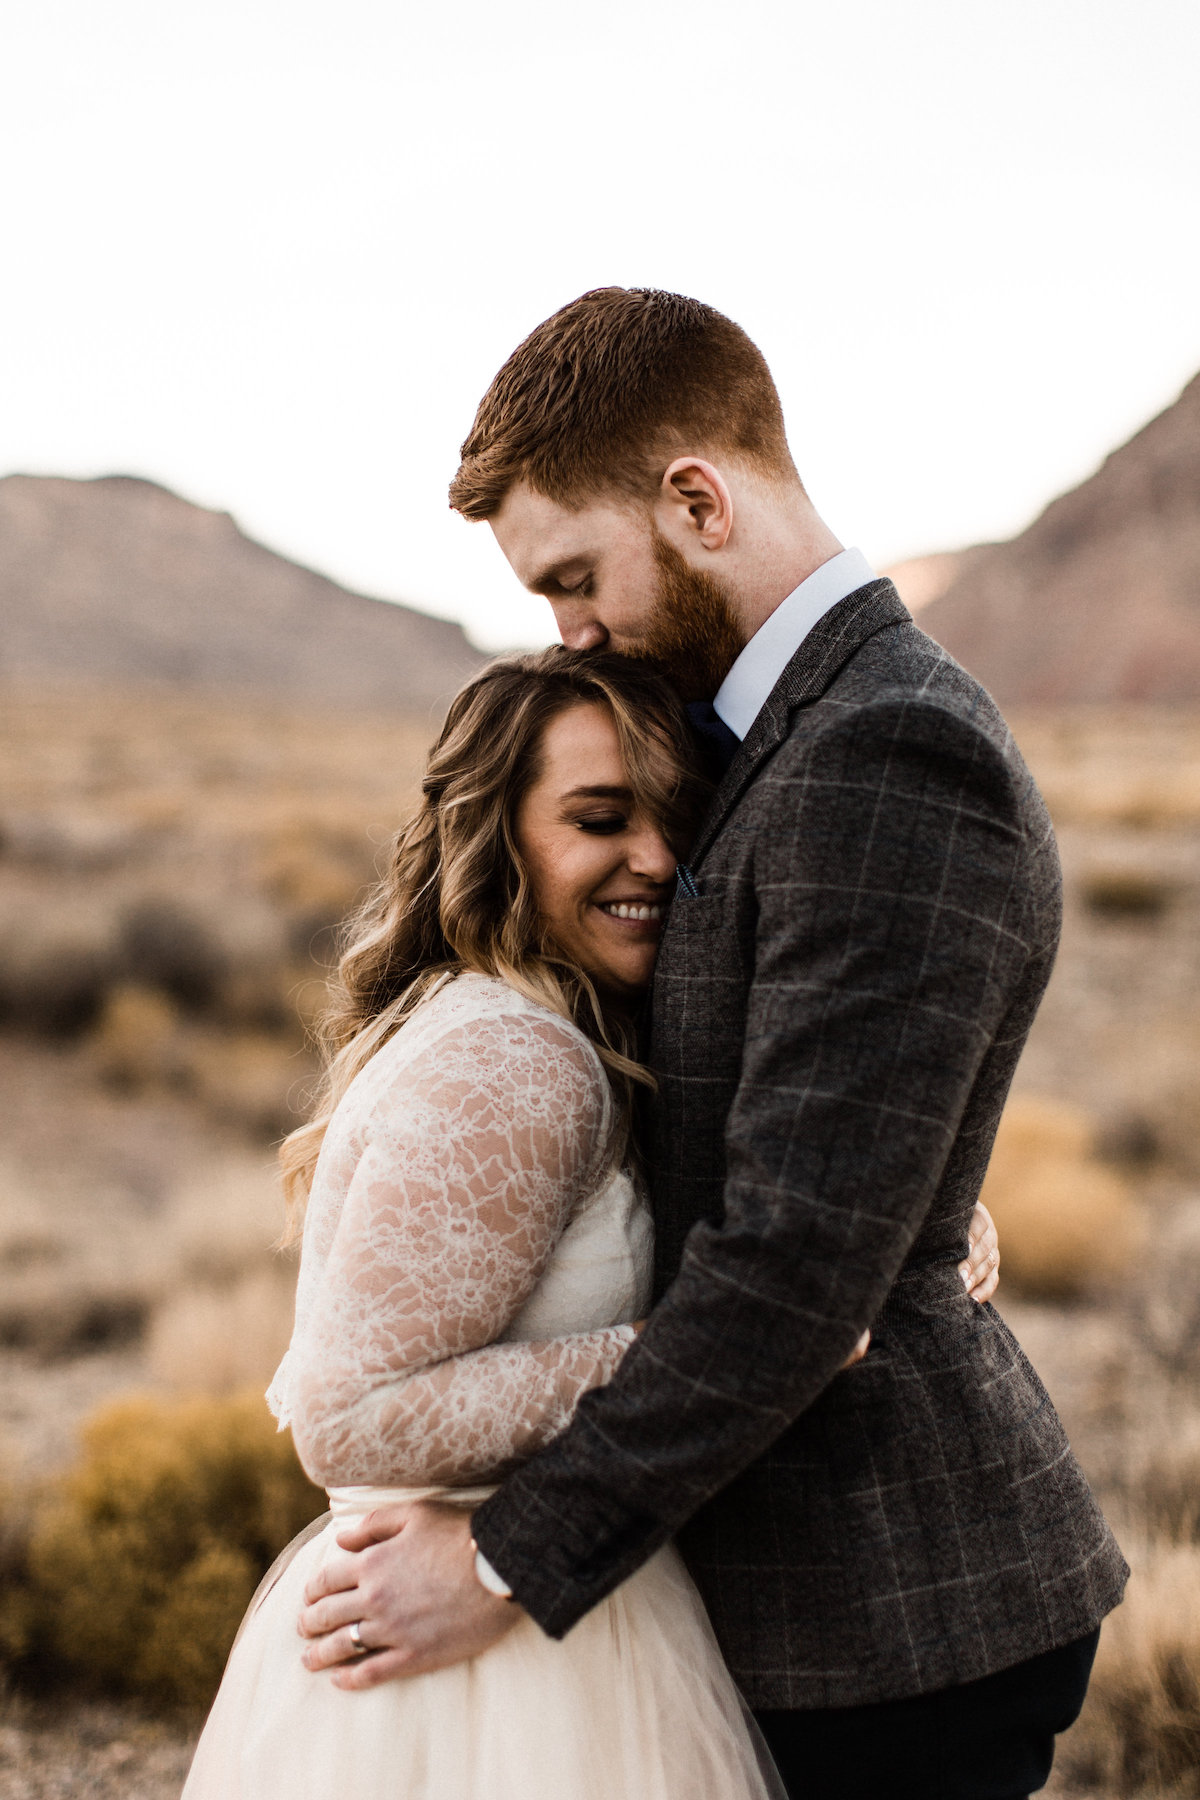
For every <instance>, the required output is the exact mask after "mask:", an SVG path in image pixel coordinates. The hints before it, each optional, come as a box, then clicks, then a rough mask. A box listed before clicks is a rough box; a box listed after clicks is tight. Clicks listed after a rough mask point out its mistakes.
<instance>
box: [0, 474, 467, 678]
mask: <svg viewBox="0 0 1200 1800" xmlns="http://www.w3.org/2000/svg"><path fill="white" fill-rule="evenodd" d="M484 660H485V659H484V657H483V654H482V652H480V651H478V650H476V649H475V647H474V645H473V644H471V643H470V641H469V640H468V639H467V637H466V636H465V635H464V633H463V631H462V630H461V628H460V627H459V626H457V625H454V624H450V623H448V622H447V621H445V620H442V619H433V618H430V617H428V616H427V615H426V614H425V613H421V612H416V611H414V610H413V608H411V607H408V606H394V605H391V604H390V603H389V602H387V601H383V600H371V599H368V598H367V597H366V596H365V595H363V594H352V593H349V592H347V590H346V589H345V588H341V587H338V586H337V584H336V583H335V582H332V581H328V580H326V579H325V577H324V576H322V575H317V574H314V573H313V571H312V570H310V569H304V568H300V567H299V566H298V565H297V564H296V563H293V562H289V561H288V560H287V558H286V557H283V556H277V555H276V554H275V553H274V552H273V551H271V550H267V549H265V548H264V546H263V545H261V544H256V543H255V542H254V541H253V540H252V539H251V538H248V537H245V536H244V535H243V534H242V532H241V531H239V530H238V527H237V526H236V525H235V524H234V521H233V520H232V518H230V516H229V514H228V513H219V512H210V511H208V510H207V509H206V508H204V507H201V506H193V505H192V504H191V503H190V502H189V501H187V500H183V499H181V498H180V497H179V496H178V495H177V494H172V493H170V492H168V490H167V489H166V488H162V487H159V486H157V485H156V484H155V483H154V482H151V481H141V480H137V479H135V478H133V477H131V476H124V475H111V476H105V477H103V478H101V479H99V480H96V481H69V480H65V479H60V478H58V477H53V476H32V475H9V476H7V477H6V478H4V479H3V480H0V682H4V683H8V684H13V683H16V684H21V683H31V682H38V683H46V682H57V681H64V680H68V681H90V682H104V683H120V684H123V685H126V686H127V685H128V684H130V683H134V684H136V683H141V682H145V683H152V684H154V685H158V686H161V685H163V684H167V685H169V686H172V687H178V688H196V689H214V690H218V691H220V692H221V693H222V694H224V695H226V696H230V697H232V696H234V695H235V694H237V693H238V692H244V693H246V694H247V695H251V694H253V695H262V696H270V697H277V698H283V699H297V700H313V701H317V702H322V703H324V704H325V705H327V706H329V707H331V708H337V707H342V706H352V707H366V708H381V709H385V710H386V709H389V708H393V707H394V708H397V709H403V710H406V711H411V710H420V711H424V710H427V709H429V708H431V707H437V706H439V705H444V704H445V702H446V701H447V700H448V699H449V698H450V696H451V694H453V692H454V691H455V689H456V688H457V687H458V686H459V685H460V684H461V683H462V682H463V681H464V680H465V679H466V678H467V676H468V675H470V674H471V673H472V672H473V671H474V670H475V669H477V668H478V667H479V666H480V665H481V663H482V662H483V661H484Z"/></svg>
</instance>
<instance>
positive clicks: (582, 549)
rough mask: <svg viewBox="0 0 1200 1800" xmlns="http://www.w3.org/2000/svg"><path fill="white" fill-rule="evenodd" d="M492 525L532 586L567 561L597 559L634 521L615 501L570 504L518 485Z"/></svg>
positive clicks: (518, 570) (519, 572)
mask: <svg viewBox="0 0 1200 1800" xmlns="http://www.w3.org/2000/svg"><path fill="white" fill-rule="evenodd" d="M488 522H489V524H490V525H491V527H492V531H493V533H494V535H495V538H496V542H497V543H498V544H499V546H500V548H501V550H502V551H503V552H504V555H505V556H506V557H507V558H508V561H509V562H510V563H511V564H512V567H513V570H514V571H515V573H516V575H517V576H518V578H519V579H520V580H521V581H523V582H525V583H526V585H528V586H531V585H533V583H534V581H535V580H536V578H537V577H539V576H541V575H550V574H552V573H553V572H554V570H555V569H556V568H557V567H558V566H559V565H560V564H562V563H566V562H569V561H571V560H572V559H574V558H578V557H587V556H591V555H594V554H595V553H596V552H597V551H598V550H599V549H600V548H601V547H602V546H603V545H604V543H605V542H606V541H610V540H611V538H612V536H613V535H614V534H615V533H617V532H622V531H625V530H627V529H629V527H630V525H631V523H632V519H631V513H630V509H629V507H628V506H626V505H623V504H622V503H621V502H620V501H619V500H617V499H615V498H614V499H612V500H608V499H604V500H594V501H591V502H589V503H588V504H587V505H585V506H581V507H573V506H566V505H564V503H563V502H562V501H561V500H551V499H550V498H549V496H548V495H546V494H540V493H538V492H537V491H536V489H534V488H531V487H529V486H528V485H527V484H526V483H525V482H518V483H517V484H516V485H515V486H513V487H512V488H510V489H509V491H508V493H507V494H506V495H505V497H504V501H503V504H502V505H501V506H500V508H499V509H498V511H497V512H495V513H494V514H493V516H492V518H491V519H490V520H489V521H488Z"/></svg>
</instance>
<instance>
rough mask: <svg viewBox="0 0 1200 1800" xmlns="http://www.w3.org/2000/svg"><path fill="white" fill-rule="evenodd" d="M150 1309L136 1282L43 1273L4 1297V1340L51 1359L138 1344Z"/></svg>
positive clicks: (0, 1312)
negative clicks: (65, 1276)
mask: <svg viewBox="0 0 1200 1800" xmlns="http://www.w3.org/2000/svg"><path fill="white" fill-rule="evenodd" d="M149 1310H150V1308H149V1302H148V1300H147V1297H146V1294H145V1292H144V1291H142V1289H141V1288H139V1287H138V1286H136V1285H134V1284H132V1283H125V1282H121V1281H115V1280H113V1279H111V1278H104V1279H96V1278H91V1279H88V1278H86V1277H84V1278H80V1277H75V1278H72V1279H70V1280H67V1281H64V1280H62V1279H61V1278H60V1277H59V1276H57V1275H52V1276H47V1275H44V1274H43V1275H41V1276H40V1277H39V1278H38V1279H36V1280H27V1281H23V1282H22V1283H21V1284H20V1286H19V1287H18V1288H16V1289H15V1291H7V1292H6V1293H5V1294H4V1296H3V1298H2V1299H0V1345H3V1346H4V1348H5V1349H9V1350H29V1351H32V1352H33V1354H34V1355H35V1356H38V1357H40V1358H42V1360H43V1361H46V1362H53V1361H55V1360H56V1359H57V1358H59V1357H67V1356H86V1355H88V1354H90V1353H91V1352H93V1351H96V1350H115V1349H118V1348H120V1347H121V1346H122V1345H125V1344H135V1343H137V1341H138V1339H139V1338H140V1337H141V1335H142V1333H143V1331H144V1330H145V1328H146V1320H147V1317H148V1314H149Z"/></svg>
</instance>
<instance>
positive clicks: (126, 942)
mask: <svg viewBox="0 0 1200 1800" xmlns="http://www.w3.org/2000/svg"><path fill="white" fill-rule="evenodd" d="M120 929H121V958H122V963H123V966H124V968H125V970H126V972H127V975H128V978H129V979H130V980H131V981H135V982H138V983H139V984H141V985H143V986H147V987H154V988H161V989H162V990H163V991H164V992H165V993H168V994H170V995H171V996H172V998H174V999H176V1000H178V1001H180V1002H181V1004H182V1005H184V1006H192V1007H203V1006H207V1005H209V1004H210V1003H211V1002H212V1000H213V998H214V997H215V995H216V994H217V992H218V990H219V987H220V984H221V979H222V976H223V975H224V972H225V959H224V956H223V954H222V951H221V947H220V946H219V945H218V943H217V942H216V940H215V938H214V936H213V934H212V932H211V931H210V929H209V928H208V926H207V925H206V924H205V923H204V921H203V920H201V919H200V918H198V917H196V916H195V914H193V913H192V912H190V911H189V910H188V909H187V908H186V907H185V906H182V905H181V904H180V903H179V902H178V901H177V900H173V899H169V898H165V897H164V898H160V899H153V898H148V899H144V900H139V901H136V902H134V903H133V904H132V905H130V906H128V907H127V908H126V909H125V911H124V913H123V914H122V917H121V928H120Z"/></svg>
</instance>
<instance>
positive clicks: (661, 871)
mask: <svg viewBox="0 0 1200 1800" xmlns="http://www.w3.org/2000/svg"><path fill="white" fill-rule="evenodd" d="M628 860H629V872H630V874H631V875H641V876H643V877H644V878H645V879H646V880H647V881H652V882H654V884H655V885H656V886H657V887H662V886H665V885H666V883H667V882H668V881H671V880H672V879H673V878H674V875H675V863H676V857H675V852H674V851H673V850H672V849H671V846H670V844H668V842H667V840H666V838H665V837H664V836H663V834H662V832H661V831H659V830H658V829H657V827H655V826H647V827H646V828H645V829H644V830H642V831H640V832H639V833H638V834H637V837H636V838H635V839H634V841H633V843H632V844H631V845H630V847H629V858H628Z"/></svg>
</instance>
